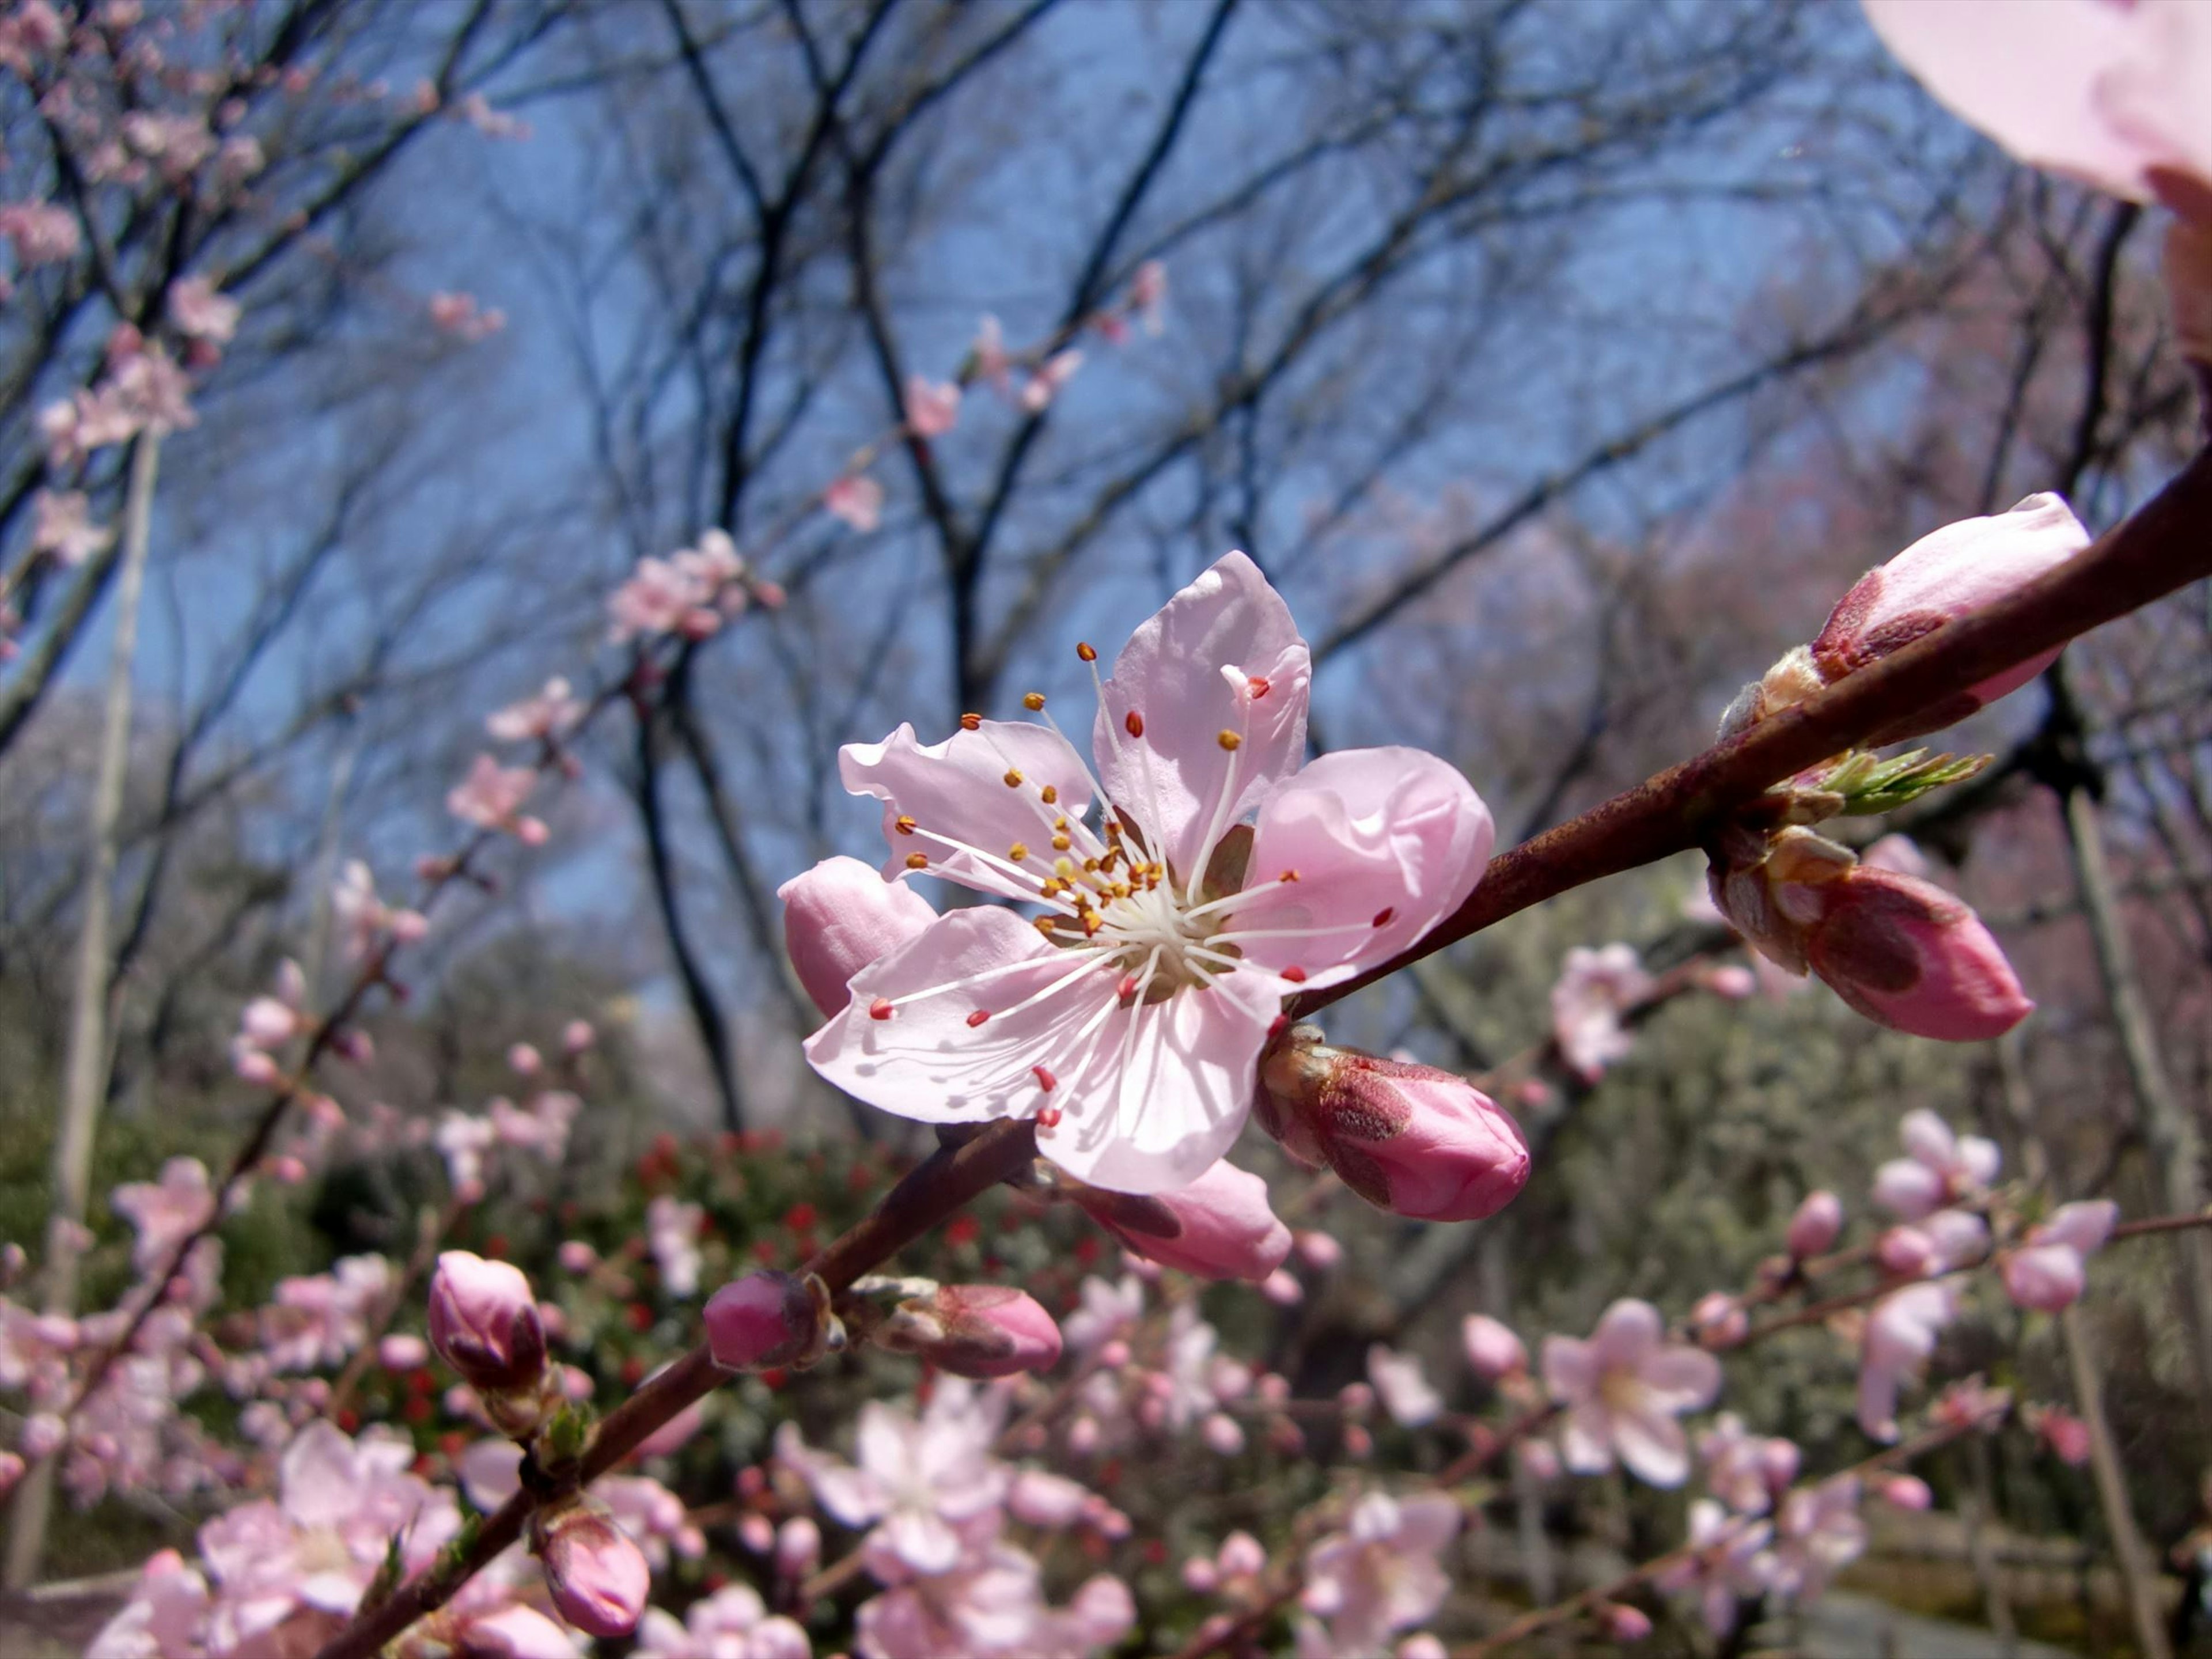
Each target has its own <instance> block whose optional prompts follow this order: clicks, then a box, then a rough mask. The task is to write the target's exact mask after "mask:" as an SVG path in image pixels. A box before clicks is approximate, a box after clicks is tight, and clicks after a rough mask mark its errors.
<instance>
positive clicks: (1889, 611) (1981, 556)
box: [1812, 495, 2089, 742]
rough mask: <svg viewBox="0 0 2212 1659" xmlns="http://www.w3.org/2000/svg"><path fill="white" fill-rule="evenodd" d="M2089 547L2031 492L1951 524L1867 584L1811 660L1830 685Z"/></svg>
mask: <svg viewBox="0 0 2212 1659" xmlns="http://www.w3.org/2000/svg"><path fill="white" fill-rule="evenodd" d="M2088 545H2089V532H2087V530H2084V529H2083V528H2082V527H2081V520H2079V519H2076V518H2075V516H2074V513H2073V511H2072V509H2071V508H2069V507H2068V506H2067V505H2066V503H2065V502H2064V501H2061V500H2060V499H2059V498H2058V497H2057V496H2056V495H2030V496H2029V497H2028V498H2027V500H2026V501H2022V502H2021V503H2020V504H2019V505H2018V506H2017V507H2014V508H2013V509H2012V510H2011V511H2010V512H2009V513H1998V514H1996V516H1995V517H1993V518H1987V519H1966V520H1960V522H1959V523H1957V524H1951V525H1946V526H1943V527H1942V529H1941V530H1938V531H1936V532H1933V533H1931V534H1929V535H1927V536H1923V537H1922V538H1920V539H1919V540H1918V541H1917V542H1915V543H1913V544H1912V545H1911V546H1910V547H1908V548H1906V549H1905V551H1903V552H1902V553H1900V554H1899V555H1898V556H1896V557H1895V558H1893V559H1892V560H1890V562H1888V563H1887V564H1885V565H1882V566H1880V567H1879V568H1875V569H1873V570H1870V571H1869V572H1868V573H1867V574H1865V575H1863V576H1862V577H1860V578H1859V580H1858V581H1857V583H1856V584H1855V585H1854V586H1852V588H1851V590H1850V592H1847V593H1845V594H1844V597H1843V599H1842V600H1841V601H1840V602H1838V605H1837V606H1836V608H1835V610H1834V611H1833V612H1832V613H1831V614H1830V616H1829V617H1828V621H1827V625H1826V627H1824V628H1822V629H1821V630H1820V636H1819V637H1818V638H1816V639H1815V640H1814V641H1813V645H1812V653H1813V661H1814V665H1816V666H1817V667H1818V668H1819V669H1820V674H1821V677H1822V678H1824V679H1826V681H1827V682H1828V683H1830V684H1833V683H1834V682H1836V681H1837V680H1839V679H1841V678H1844V676H1846V675H1848V674H1851V673H1854V672H1856V671H1858V670H1859V669H1862V668H1864V667H1866V666H1867V665H1869V663H1875V662H1879V661H1880V660H1881V659H1882V658H1884V657H1886V656H1887V655H1888V654H1889V653H1891V652H1893V651H1895V650H1898V649H1899V648H1900V647H1904V646H1906V645H1910V644H1911V642H1912V641H1915V640H1917V639H1918V638H1920V637H1921V635H1923V634H1929V633H1933V632H1934V631H1935V630H1936V629H1938V628H1941V627H1942V625H1943V624H1944V623H1948V622H1951V621H1954V620H1955V619H1956V618H1958V617H1966V616H1970V615H1972V613H1973V612H1975V611H1980V610H1982V609H1984V608H1985V607H1986V606H1988V605H1993V604H1995V603H1996V601H1997V600H1999V599H2003V598H2004V597H2006V596H2007V595H2008V594H2009V593H2011V592H2014V590H2015V589H2017V588H2020V587H2024V586H2027V584H2028V583H2029V582H2031V581H2033V580H2035V579H2036V578H2037V577H2038V576H2040V575H2042V574H2044V573H2045V571H2047V570H2050V569H2052V568H2055V567H2057V566H2058V565H2061V564H2063V563H2064V562H2066V561H2067V560H2069V559H2070V558H2072V557H2073V556H2075V554H2077V553H2079V552H2081V550H2083V549H2084V548H2086V547H2087V546H2088ZM2057 655H2058V652H2057V649H2056V648H2055V647H2054V648H2053V649H2051V650H2050V651H2046V652H2045V653H2041V654H2040V655H2039V656H2035V657H2032V658H2030V659H2028V660H2027V661H2026V662H2023V663H2021V664H2019V665H2016V666H2015V667H2012V668H2008V669H2007V670H2005V671H2004V672H2002V673H2001V674H1995V675H1992V676H1990V678H1988V679H1986V680H1984V681H1983V682H1982V683H1981V684H1978V685H1977V686H1974V687H1973V688H1972V689H1971V690H1968V691H1966V693H1965V694H1964V695H1963V696H1960V697H1957V698H1954V700H1953V701H1952V702H1950V703H1948V704H1945V705H1942V706H1939V707H1937V708H1929V709H1926V710H1923V712H1922V714H1920V715H1919V716H1917V717H1916V718H1915V719H1914V720H1911V721H1910V722H1909V723H1907V724H1906V725H1905V726H1903V727H1901V728H1900V729H1898V730H1895V731H1892V732H1885V733H1884V734H1883V738H1882V740H1883V741H1885V742H1888V741H1892V740H1893V739H1895V738H1904V737H1909V736H1911V735H1914V734H1915V733H1917V732H1933V731H1935V730H1936V729H1937V728H1938V727H1941V726H1948V725H1950V724H1951V723H1952V722H1953V721H1954V720H1960V719H1963V718H1964V717H1965V716H1966V715H1967V714H1972V712H1973V711H1974V710H1975V709H1977V708H1980V707H1982V706H1983V705H1984V703H1989V702H1996V699H1998V698H1999V697H2002V696H2004V695H2005V693H2006V692H2008V691H2011V690H2015V689H2016V688H2018V687H2020V686H2022V685H2025V684H2027V682H2028V681H2030V680H2032V679H2033V678H2035V677H2036V676H2037V675H2038V674H2040V673H2041V672H2042V671H2044V670H2045V668H2048V667H2049V666H2050V665H2051V663H2052V662H2053V661H2054V660H2056V659H2057Z"/></svg>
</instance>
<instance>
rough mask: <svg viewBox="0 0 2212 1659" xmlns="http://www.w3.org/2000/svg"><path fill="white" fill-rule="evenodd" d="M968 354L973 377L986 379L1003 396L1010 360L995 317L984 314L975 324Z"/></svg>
mask: <svg viewBox="0 0 2212 1659" xmlns="http://www.w3.org/2000/svg"><path fill="white" fill-rule="evenodd" d="M968 355H969V357H970V358H971V359H972V360H973V361H974V363H975V378H976V379H978V380H987V381H988V382H989V383H990V384H991V385H992V386H994V387H995V388H996V389H997V390H998V392H1000V395H1002V396H1003V395H1004V394H1005V392H1006V380H1007V369H1008V368H1009V365H1010V361H1011V360H1010V359H1009V358H1008V357H1007V356H1006V339H1005V337H1004V335H1003V334H1002V333H1001V332H1000V328H999V319H997V318H996V317H993V316H990V315H988V314H986V315H985V317H984V318H983V319H982V321H981V322H980V323H978V324H977V325H976V326H975V343H974V344H973V345H971V346H969V348H968Z"/></svg>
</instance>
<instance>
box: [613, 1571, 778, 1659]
mask: <svg viewBox="0 0 2212 1659" xmlns="http://www.w3.org/2000/svg"><path fill="white" fill-rule="evenodd" d="M637 1635H638V1642H637V1649H636V1651H637V1652H638V1653H639V1654H641V1655H644V1656H648V1659H808V1656H810V1655H811V1654H812V1652H813V1651H814V1648H813V1644H811V1642H810V1641H809V1640H808V1639H807V1636H806V1631H805V1627H804V1626H800V1625H799V1624H797V1623H794V1622H793V1620H789V1619H786V1618H784V1617H782V1616H781V1614H773V1615H772V1614H770V1613H769V1610H768V1607H767V1605H766V1604H765V1603H764V1602H763V1601H762V1600H761V1598H760V1594H759V1592H758V1591H757V1590H755V1589H753V1587H752V1586H751V1585H750V1584H731V1585H728V1586H726V1588H724V1589H719V1590H717V1591H715V1592H714V1595H708V1596H704V1597H702V1598H701V1599H700V1600H698V1601H694V1602H693V1603H692V1604H691V1606H690V1608H689V1609H688V1610H687V1611H686V1612H685V1613H684V1619H683V1621H682V1622H681V1623H680V1624H679V1623H678V1621H677V1620H676V1619H675V1617H674V1616H673V1615H672V1614H671V1613H665V1612H663V1611H662V1610H661V1609H660V1608H659V1607H649V1608H647V1610H646V1614H645V1622H644V1623H643V1624H642V1625H641V1626H639V1627H638V1632H637Z"/></svg>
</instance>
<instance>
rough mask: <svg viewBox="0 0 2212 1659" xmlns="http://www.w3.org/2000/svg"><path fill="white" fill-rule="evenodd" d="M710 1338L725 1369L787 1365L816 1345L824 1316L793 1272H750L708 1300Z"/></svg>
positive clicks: (764, 1368)
mask: <svg viewBox="0 0 2212 1659" xmlns="http://www.w3.org/2000/svg"><path fill="white" fill-rule="evenodd" d="M705 1322H706V1326H707V1342H708V1347H709V1349H710V1350H711V1351H712V1352H713V1353H714V1363H715V1364H717V1365H720V1366H721V1367H722V1368H723V1369H724V1370H732V1371H753V1370H769V1369H770V1368H771V1367H774V1366H777V1365H787V1364H791V1363H793V1361H794V1360H797V1359H799V1358H802V1357H804V1356H805V1354H806V1353H807V1352H809V1351H811V1349H812V1348H813V1346H815V1338H816V1334H817V1326H818V1325H819V1323H820V1318H819V1315H818V1313H817V1310H816V1308H815V1305H814V1300H813V1298H812V1297H811V1296H809V1295H808V1294H807V1292H806V1289H805V1286H804V1285H801V1284H800V1283H799V1280H798V1279H794V1278H793V1277H792V1276H791V1275H790V1274H789V1273H748V1274H747V1275H746V1276H745V1277H744V1278H743V1279H735V1280H733V1281H732V1282H731V1283H730V1284H727V1285H723V1286H722V1288H721V1289H720V1290H719V1291H715V1292H714V1295H713V1296H711V1297H708V1298H707V1308H706V1313H705Z"/></svg>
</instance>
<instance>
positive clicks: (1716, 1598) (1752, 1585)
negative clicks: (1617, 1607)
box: [1656, 1498, 1774, 1638]
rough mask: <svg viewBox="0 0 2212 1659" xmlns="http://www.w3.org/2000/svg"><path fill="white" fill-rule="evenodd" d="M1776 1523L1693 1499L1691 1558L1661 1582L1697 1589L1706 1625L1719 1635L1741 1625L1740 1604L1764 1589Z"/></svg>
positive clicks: (1662, 1585) (1708, 1500)
mask: <svg viewBox="0 0 2212 1659" xmlns="http://www.w3.org/2000/svg"><path fill="white" fill-rule="evenodd" d="M1773 1535H1774V1528H1773V1524H1772V1523H1771V1522H1766V1521H1755V1520H1753V1519H1751V1518H1750V1517H1748V1516H1736V1515H1730V1514H1729V1512H1728V1511H1727V1510H1724V1509H1723V1508H1722V1507H1721V1506H1720V1505H1719V1504H1716V1503H1715V1502H1713V1500H1712V1499H1711V1498H1699V1499H1697V1500H1696V1501H1695V1502H1694V1503H1692V1504H1691V1505H1690V1546H1691V1548H1692V1551H1693V1552H1694V1553H1692V1555H1691V1556H1690V1558H1689V1559H1687V1560H1685V1561H1683V1562H1681V1563H1680V1564H1679V1565H1675V1566H1673V1567H1669V1568H1668V1569H1667V1570H1666V1571H1664V1572H1662V1573H1661V1574H1660V1575H1659V1577H1658V1579H1657V1580H1656V1583H1658V1586H1659V1588H1660V1589H1664V1590H1686V1589H1694V1590H1695V1591H1696V1592H1697V1596H1698V1607H1699V1611H1700V1612H1701V1613H1704V1614H1705V1628H1706V1629H1707V1630H1709V1631H1711V1632H1712V1633H1713V1636H1714V1637H1715V1638H1724V1637H1726V1636H1727V1635H1728V1633H1729V1632H1730V1631H1732V1630H1734V1629H1735V1614H1736V1604H1737V1603H1738V1602H1739V1601H1742V1600H1744V1599H1745V1598H1747V1597H1750V1596H1756V1595H1764V1594H1765V1591H1766V1589H1767V1585H1768V1575H1769V1573H1770V1572H1771V1569H1772V1565H1773V1558H1772V1557H1771V1555H1770V1554H1769V1553H1768V1552H1767V1545H1768V1543H1769V1542H1770V1541H1771V1539H1772V1538H1773Z"/></svg>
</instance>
